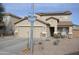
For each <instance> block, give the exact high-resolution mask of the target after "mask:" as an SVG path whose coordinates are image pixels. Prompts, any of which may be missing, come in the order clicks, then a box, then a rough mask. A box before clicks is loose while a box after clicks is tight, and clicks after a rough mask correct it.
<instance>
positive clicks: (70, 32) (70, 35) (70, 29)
mask: <svg viewBox="0 0 79 59" xmlns="http://www.w3.org/2000/svg"><path fill="white" fill-rule="evenodd" d="M68 34H69V38H72V27H69V33H68Z"/></svg>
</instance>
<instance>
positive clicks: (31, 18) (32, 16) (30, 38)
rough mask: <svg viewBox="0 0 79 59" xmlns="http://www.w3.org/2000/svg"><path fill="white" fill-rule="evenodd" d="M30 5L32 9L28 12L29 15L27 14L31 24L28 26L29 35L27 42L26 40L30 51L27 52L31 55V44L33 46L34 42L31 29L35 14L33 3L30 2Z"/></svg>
mask: <svg viewBox="0 0 79 59" xmlns="http://www.w3.org/2000/svg"><path fill="white" fill-rule="evenodd" d="M31 5H32V6H31V7H32V11H31V12H30V15H29V18H28V20H29V22H30V24H31V27H30V35H29V42H28V46H29V49H30V52H29V54H30V55H32V54H33V46H34V44H33V43H34V42H33V29H34V22H35V14H34V3H32V4H31Z"/></svg>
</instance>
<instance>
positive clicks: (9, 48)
mask: <svg viewBox="0 0 79 59" xmlns="http://www.w3.org/2000/svg"><path fill="white" fill-rule="evenodd" d="M0 39H1V40H0V55H3V54H4V55H5V54H6V55H8V54H9V55H18V54H19V55H20V54H23V51H22V50H23V49H25V48H26V47H27V39H21V38H20V39H19V38H17V39H15V38H14V37H5V38H0Z"/></svg>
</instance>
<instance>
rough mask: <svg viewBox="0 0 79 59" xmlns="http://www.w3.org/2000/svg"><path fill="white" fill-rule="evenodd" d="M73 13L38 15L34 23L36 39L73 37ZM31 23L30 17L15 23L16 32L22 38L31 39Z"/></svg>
mask: <svg viewBox="0 0 79 59" xmlns="http://www.w3.org/2000/svg"><path fill="white" fill-rule="evenodd" d="M71 14H72V13H71V12H70V11H66V12H56V13H36V21H35V23H34V38H42V37H45V38H47V37H54V35H55V34H56V35H57V34H58V33H60V34H61V35H67V36H72V34H73V33H72V22H71V17H70V16H71ZM30 27H31V25H30V22H29V21H28V17H25V18H24V19H23V20H20V21H18V22H16V23H15V32H17V35H18V36H19V37H22V38H29V34H30Z"/></svg>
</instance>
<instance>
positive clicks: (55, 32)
mask: <svg viewBox="0 0 79 59" xmlns="http://www.w3.org/2000/svg"><path fill="white" fill-rule="evenodd" d="M57 33H58V32H57V26H55V27H54V34H57Z"/></svg>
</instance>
